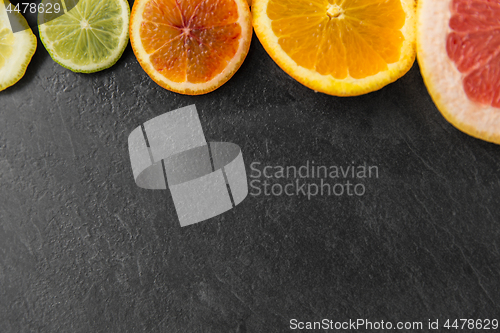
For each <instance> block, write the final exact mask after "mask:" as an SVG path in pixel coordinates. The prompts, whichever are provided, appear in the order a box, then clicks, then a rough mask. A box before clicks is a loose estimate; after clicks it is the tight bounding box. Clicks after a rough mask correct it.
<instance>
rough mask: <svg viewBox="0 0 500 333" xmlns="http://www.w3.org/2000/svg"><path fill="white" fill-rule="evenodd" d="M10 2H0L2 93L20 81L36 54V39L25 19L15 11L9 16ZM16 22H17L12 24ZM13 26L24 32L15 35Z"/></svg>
mask: <svg viewBox="0 0 500 333" xmlns="http://www.w3.org/2000/svg"><path fill="white" fill-rule="evenodd" d="M8 4H9V2H8V1H2V0H0V91H2V90H4V89H5V88H8V87H10V86H12V85H13V84H15V83H16V82H17V81H19V80H20V79H21V78H22V77H23V76H24V73H26V68H27V67H28V64H29V63H30V61H31V58H32V57H33V54H35V50H36V37H35V35H34V34H33V32H32V31H31V29H30V27H29V26H28V22H26V20H25V19H24V17H23V16H22V15H21V14H19V13H17V12H15V11H13V12H12V13H11V14H10V15H9V16H10V20H9V16H7V11H6V5H8ZM11 20H15V22H11ZM11 23H12V25H16V26H18V27H22V28H23V29H24V30H22V31H19V32H16V33H13V32H12V28H11Z"/></svg>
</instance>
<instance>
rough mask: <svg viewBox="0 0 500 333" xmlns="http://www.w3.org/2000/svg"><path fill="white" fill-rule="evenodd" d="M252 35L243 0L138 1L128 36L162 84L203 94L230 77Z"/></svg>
mask: <svg viewBox="0 0 500 333" xmlns="http://www.w3.org/2000/svg"><path fill="white" fill-rule="evenodd" d="M251 39H252V23H251V16H250V10H249V8H248V4H247V2H246V0H137V1H135V3H134V7H133V9H132V14H131V19H130V40H131V43H132V48H133V50H134V53H135V55H136V57H137V59H138V61H139V63H140V64H141V66H142V68H143V69H144V70H145V71H146V73H148V75H149V76H150V77H151V78H152V79H153V80H154V81H155V82H156V83H158V84H159V85H161V86H162V87H164V88H166V89H168V90H171V91H175V92H178V93H182V94H187V95H199V94H204V93H208V92H210V91H213V90H215V89H217V88H218V87H220V86H221V85H222V84H224V83H225V82H226V81H227V80H229V79H230V78H231V76H233V74H234V73H235V72H236V71H237V70H238V68H239V67H240V66H241V64H242V63H243V60H244V59H245V57H246V55H247V53H248V49H249V47H250V41H251Z"/></svg>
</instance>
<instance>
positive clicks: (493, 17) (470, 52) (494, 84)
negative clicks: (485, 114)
mask: <svg viewBox="0 0 500 333" xmlns="http://www.w3.org/2000/svg"><path fill="white" fill-rule="evenodd" d="M451 11H452V17H451V19H450V22H449V26H450V29H451V30H452V32H451V33H450V34H449V35H448V37H447V42H446V50H447V53H448V56H449V58H450V59H451V60H452V61H453V62H454V63H455V65H456V67H457V69H458V71H460V73H462V74H463V87H464V90H465V93H466V94H467V97H468V98H469V99H470V100H472V101H474V102H477V103H480V104H484V105H491V106H493V107H496V108H500V2H499V1H496V2H494V1H491V0H453V1H452V4H451Z"/></svg>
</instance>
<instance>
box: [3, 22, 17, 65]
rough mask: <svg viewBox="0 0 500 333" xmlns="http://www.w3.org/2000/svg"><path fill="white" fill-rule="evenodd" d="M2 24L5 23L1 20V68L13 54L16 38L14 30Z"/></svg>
mask: <svg viewBox="0 0 500 333" xmlns="http://www.w3.org/2000/svg"><path fill="white" fill-rule="evenodd" d="M2 25H3V23H2V21H0V68H2V67H3V66H4V65H5V64H6V63H7V59H8V58H9V57H10V56H11V55H12V52H13V50H14V47H13V45H14V39H15V37H14V34H13V33H12V31H10V30H9V29H7V28H5V27H2Z"/></svg>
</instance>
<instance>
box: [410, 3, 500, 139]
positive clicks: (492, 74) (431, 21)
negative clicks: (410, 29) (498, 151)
mask: <svg viewBox="0 0 500 333" xmlns="http://www.w3.org/2000/svg"><path fill="white" fill-rule="evenodd" d="M417 49H418V61H419V64H420V69H421V71H422V75H423V77H424V81H425V84H426V86H427V88H428V90H429V93H430V95H431V97H432V98H433V100H434V102H435V103H436V105H437V107H438V109H439V110H440V111H441V113H442V114H443V115H444V117H445V118H446V119H447V120H448V121H449V122H450V123H452V124H453V125H454V126H456V127H457V128H458V129H460V130H462V131H463V132H465V133H467V134H470V135H472V136H474V137H477V138H480V139H483V140H486V141H491V142H495V143H498V144H500V0H439V1H436V0H420V1H419V3H418V11H417Z"/></svg>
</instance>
